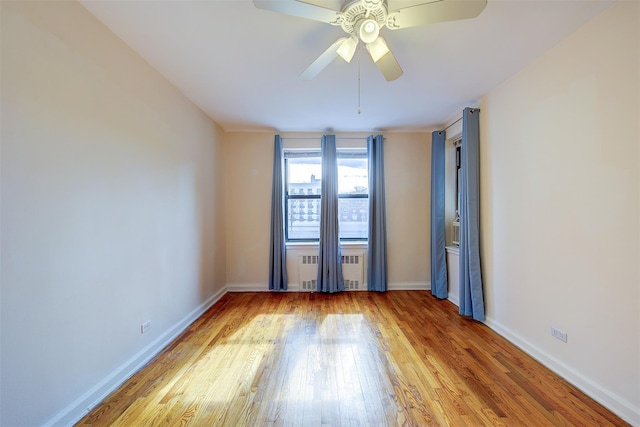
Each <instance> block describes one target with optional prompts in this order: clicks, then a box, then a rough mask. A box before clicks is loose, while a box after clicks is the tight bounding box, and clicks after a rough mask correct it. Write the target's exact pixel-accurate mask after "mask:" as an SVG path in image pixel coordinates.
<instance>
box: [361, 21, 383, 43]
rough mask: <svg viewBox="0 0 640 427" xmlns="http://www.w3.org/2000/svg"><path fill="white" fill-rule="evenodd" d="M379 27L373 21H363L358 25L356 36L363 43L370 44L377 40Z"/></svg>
mask: <svg viewBox="0 0 640 427" xmlns="http://www.w3.org/2000/svg"><path fill="white" fill-rule="evenodd" d="M378 34H380V25H378V22H377V21H376V20H374V19H365V20H363V21H362V22H360V25H358V36H359V37H360V40H362V41H363V42H365V43H371V42H373V41H374V40H375V39H377V38H378Z"/></svg>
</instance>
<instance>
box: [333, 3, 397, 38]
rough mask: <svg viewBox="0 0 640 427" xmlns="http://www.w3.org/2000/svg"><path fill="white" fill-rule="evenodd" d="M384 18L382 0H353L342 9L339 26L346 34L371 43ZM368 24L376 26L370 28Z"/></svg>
mask: <svg viewBox="0 0 640 427" xmlns="http://www.w3.org/2000/svg"><path fill="white" fill-rule="evenodd" d="M386 20H387V8H386V6H385V4H384V0H355V1H353V2H351V3H348V4H346V5H345V7H344V8H343V9H342V20H341V22H340V26H341V27H342V29H343V30H344V32H346V33H347V34H351V35H353V36H355V37H358V38H360V40H362V41H363V42H365V43H371V42H372V41H374V40H375V39H376V38H377V37H378V32H379V31H380V28H382V27H383V26H384V25H385V23H386ZM371 21H373V22H371ZM368 24H369V25H368ZM370 24H375V27H376V28H375V29H372V28H371V25H370ZM374 33H375V36H374V35H373V34H374Z"/></svg>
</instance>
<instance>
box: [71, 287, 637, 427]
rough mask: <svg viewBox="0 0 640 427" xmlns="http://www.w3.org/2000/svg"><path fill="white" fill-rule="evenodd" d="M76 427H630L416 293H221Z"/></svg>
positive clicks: (446, 305) (450, 309)
mask: <svg viewBox="0 0 640 427" xmlns="http://www.w3.org/2000/svg"><path fill="white" fill-rule="evenodd" d="M77 425H80V426H88V425H92V426H104V425H109V426H111V425H123V426H132V425H136V426H138V425H153V426H155V425H171V426H174V425H176V426H177V425H195V426H276V425H277V426H397V425H409V426H424V425H452V426H484V425H487V426H546V425H576V426H597V425H627V424H626V423H624V422H623V421H622V420H621V419H619V418H617V417H616V416H615V415H613V414H612V413H611V412H610V411H608V410H607V409H605V408H604V407H602V406H601V405H599V404H598V403H596V402H595V401H593V400H592V399H590V398H589V397H587V396H586V395H585V394H584V393H582V392H580V391H578V390H577V389H576V388H574V387H573V386H571V385H570V384H568V383H567V382H566V381H564V380H563V379H561V378H560V377H558V376H557V375H555V374H553V373H551V372H550V371H549V370H548V369H546V368H545V367H543V366H542V365H540V364H539V363H537V362H536V361H534V360H533V359H531V358H530V357H528V356H527V355H525V354H524V353H523V352H522V351H520V350H518V349H517V348H516V347H514V346H513V345H511V344H510V343H508V342H507V341H506V340H505V339H503V338H502V337H500V336H499V335H497V334H496V333H494V332H493V331H491V330H490V329H489V328H488V327H486V326H485V325H483V324H481V323H478V322H475V321H472V320H469V319H466V318H462V317H460V316H459V315H458V314H457V307H456V306H454V305H453V304H451V303H450V302H448V301H438V300H436V299H435V298H433V297H432V296H431V295H430V294H429V293H428V292H424V291H392V292H387V293H384V294H381V293H373V292H343V293H341V294H334V295H326V294H318V293H313V294H312V293H280V294H274V293H232V294H226V295H225V296H224V297H223V298H222V299H221V300H220V301H219V302H218V303H217V304H215V305H214V306H213V307H212V308H211V309H210V310H209V311H208V312H207V313H205V314H204V315H203V316H202V317H201V318H200V319H198V320H197V321H196V322H194V323H193V324H192V325H191V326H190V327H189V328H188V329H187V331H185V332H184V333H183V334H182V335H181V336H180V337H179V338H178V339H177V340H176V341H174V342H173V343H172V344H171V345H170V346H169V347H168V348H166V349H165V350H164V351H163V352H162V353H161V354H160V355H159V356H158V357H157V358H156V359H155V360H154V361H152V362H151V363H150V364H149V365H148V366H147V367H145V368H144V369H143V370H141V371H140V372H139V373H138V374H136V375H135V376H133V377H132V378H131V379H130V380H129V381H127V382H126V383H125V384H124V385H123V386H122V387H121V388H120V389H118V390H117V391H116V392H114V393H113V394H112V395H111V396H109V397H108V398H107V399H106V400H105V401H104V402H103V403H101V404H100V405H99V406H97V407H96V408H94V410H93V411H92V412H91V413H89V414H88V415H87V416H86V417H85V418H83V419H82V420H81V421H80V422H79V423H78V424H77Z"/></svg>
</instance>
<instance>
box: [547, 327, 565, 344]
mask: <svg viewBox="0 0 640 427" xmlns="http://www.w3.org/2000/svg"><path fill="white" fill-rule="evenodd" d="M551 335H553V336H554V337H556V338H558V339H559V340H560V341H562V342H567V333H566V332H565V331H562V330H560V329H558V328H555V327H553V326H552V327H551Z"/></svg>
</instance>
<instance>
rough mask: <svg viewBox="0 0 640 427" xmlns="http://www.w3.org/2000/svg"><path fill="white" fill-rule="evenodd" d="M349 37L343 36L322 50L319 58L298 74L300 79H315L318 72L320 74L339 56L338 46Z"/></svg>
mask: <svg viewBox="0 0 640 427" xmlns="http://www.w3.org/2000/svg"><path fill="white" fill-rule="evenodd" d="M348 39H349V37H342V38H340V39H338V40H336V42H335V43H333V44H332V45H331V46H329V48H328V49H327V50H325V51H324V52H322V54H321V55H320V56H319V57H318V59H316V60H315V61H313V62H312V63H311V65H309V66H308V67H307V69H306V70H304V71H303V72H302V74H300V75H299V76H298V79H300V80H313V79H314V78H315V77H316V76H317V75H318V74H320V71H322V70H324V69H325V68H326V66H327V65H329V64H331V62H332V61H333V60H334V59H336V58H337V57H338V48H339V47H340V46H341V45H342V43H344V42H345V41H346V40H348Z"/></svg>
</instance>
